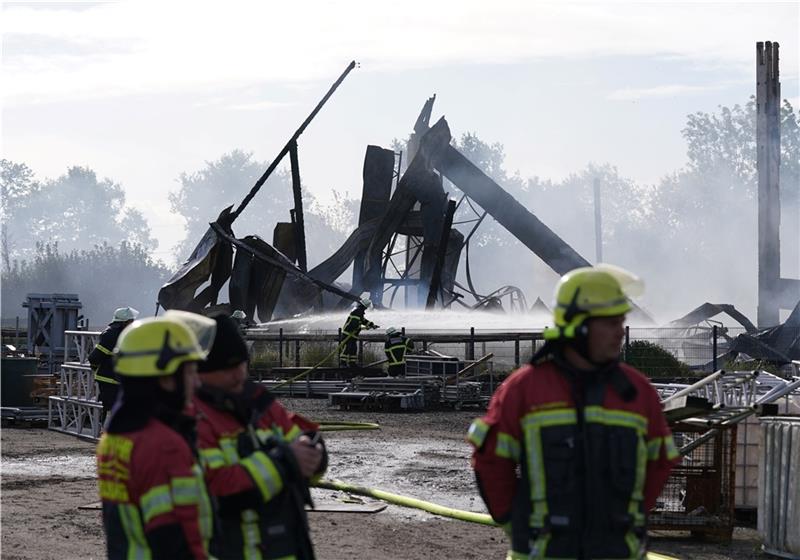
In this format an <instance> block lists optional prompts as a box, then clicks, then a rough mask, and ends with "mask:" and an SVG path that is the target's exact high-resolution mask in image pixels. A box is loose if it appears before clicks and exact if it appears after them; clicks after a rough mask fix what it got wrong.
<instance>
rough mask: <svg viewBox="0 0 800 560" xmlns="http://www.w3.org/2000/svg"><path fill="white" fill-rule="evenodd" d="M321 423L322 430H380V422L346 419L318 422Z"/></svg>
mask: <svg viewBox="0 0 800 560" xmlns="http://www.w3.org/2000/svg"><path fill="white" fill-rule="evenodd" d="M314 423H315V424H318V425H319V427H320V428H319V429H320V431H321V432H343V431H345V430H380V429H381V426H380V424H376V423H374V422H347V421H345V420H337V421H331V422H316V421H314Z"/></svg>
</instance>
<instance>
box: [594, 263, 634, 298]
mask: <svg viewBox="0 0 800 560" xmlns="http://www.w3.org/2000/svg"><path fill="white" fill-rule="evenodd" d="M594 268H595V269H596V270H602V271H603V272H607V273H608V274H610V275H611V276H613V277H614V279H615V280H616V281H617V282H619V287H620V288H621V289H622V293H624V294H625V295H626V296H628V297H629V298H632V297H638V296H641V295H642V294H643V293H644V280H642V279H641V278H639V277H638V276H636V275H635V274H634V273H633V272H631V271H629V270H625V269H624V268H622V267H621V266H616V265H613V264H607V263H599V264H597V265H595V267H594Z"/></svg>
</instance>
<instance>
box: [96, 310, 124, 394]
mask: <svg viewBox="0 0 800 560" xmlns="http://www.w3.org/2000/svg"><path fill="white" fill-rule="evenodd" d="M125 326H126V325H125V323H122V322H114V323H111V324H109V325H108V326H107V327H106V328H105V330H103V332H102V333H100V338H99V339H98V341H97V345H96V346H95V347H94V348H93V349H92V351H91V352H90V353H89V363H90V364H91V366H92V371H94V380H95V381H97V382H99V383H111V384H113V385H119V380H118V379H117V374H116V373H114V354H113V350H114V346H116V345H117V339H118V338H119V335H120V333H121V332H122V331H123V330H124V329H125Z"/></svg>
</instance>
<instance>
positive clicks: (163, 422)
mask: <svg viewBox="0 0 800 560" xmlns="http://www.w3.org/2000/svg"><path fill="white" fill-rule="evenodd" d="M214 328H215V325H214V322H213V321H211V320H210V319H207V318H205V317H201V316H198V315H194V314H191V313H185V312H180V311H178V312H175V311H168V312H167V313H165V314H164V316H162V317H153V318H149V319H144V320H141V321H135V322H133V323H132V324H131V325H130V326H129V327H128V328H126V329H125V330H124V331H123V332H122V334H121V335H120V337H119V341H118V343H117V347H116V348H115V350H114V353H115V368H116V372H117V373H118V374H119V378H120V381H121V386H122V392H121V394H120V400H119V403H118V405H117V407H116V408H115V410H114V412H113V413H112V415H111V417H110V418H109V421H108V425H107V429H106V431H105V433H104V434H103V437H102V438H101V439H100V443H99V444H98V446H97V475H98V481H99V487H100V497H101V499H102V502H103V525H104V528H105V533H106V548H107V552H108V558H109V559H111V560H131V559H133V558H142V559H150V560H184V559H204V558H208V543H209V541H210V538H211V534H212V526H213V523H212V519H213V518H212V515H213V512H212V510H211V502H210V499H209V497H208V494H207V493H206V489H205V483H204V480H203V474H202V470H201V468H200V465H199V463H198V461H197V459H196V452H195V451H194V449H193V446H194V420H193V419H192V418H190V417H188V416H185V415H184V414H183V410H184V409H185V407H186V405H187V404H189V403H191V398H192V394H193V392H194V390H195V389H196V387H197V383H198V381H197V362H198V361H199V360H201V359H203V358H204V357H205V355H206V353H207V350H205V349H207V348H208V343H209V342H210V340H211V338H212V337H213V331H214ZM201 340H202V341H203V343H201V342H200V341H201ZM204 348H205V349H204Z"/></svg>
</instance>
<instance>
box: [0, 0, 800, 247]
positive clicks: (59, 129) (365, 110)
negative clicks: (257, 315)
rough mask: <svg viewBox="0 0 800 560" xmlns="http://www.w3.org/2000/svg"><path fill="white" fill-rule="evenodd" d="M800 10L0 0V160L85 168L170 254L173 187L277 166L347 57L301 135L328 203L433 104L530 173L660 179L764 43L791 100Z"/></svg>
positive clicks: (737, 88) (751, 5) (747, 78)
mask: <svg viewBox="0 0 800 560" xmlns="http://www.w3.org/2000/svg"><path fill="white" fill-rule="evenodd" d="M798 5H799V4H798V2H796V1H794V2H731V1H727V2H699V1H694V2H684V3H677V2H649V1H642V2H564V1H559V2H534V1H530V0H528V1H519V2H504V1H499V0H495V1H493V2H491V3H489V2H487V1H484V2H475V1H469V0H466V1H460V2H430V1H426V2H419V1H406V2H402V3H388V2H374V1H372V2H366V1H363V2H362V1H358V2H356V1H352V2H335V1H328V2H230V1H226V2H197V1H193V2H164V1H161V2H146V1H136V2H133V1H131V2H103V3H100V2H98V3H90V2H85V3H84V2H70V3H58V2H3V8H2V14H1V16H2V17H0V29H1V30H2V76H1V77H2V86H0V87H2V104H3V107H2V121H0V126H1V127H2V135H0V138H1V139H0V142H2V145H0V151H1V152H2V157H4V158H7V159H11V160H13V161H15V162H24V163H26V164H27V165H28V166H29V167H31V168H32V169H33V170H34V171H35V172H36V174H37V176H38V177H39V178H40V179H44V178H46V177H55V176H58V175H60V174H62V173H64V172H65V171H66V169H67V167H69V166H71V165H85V166H89V167H91V168H92V169H94V170H95V171H96V172H97V173H98V175H100V176H101V177H109V178H111V179H113V180H114V181H116V182H119V183H121V184H122V186H123V187H124V188H125V190H126V193H127V197H128V201H129V203H130V204H132V205H133V206H135V207H137V208H139V209H141V210H142V211H143V212H144V213H145V216H146V217H147V218H148V220H149V223H150V225H151V227H152V229H153V233H154V235H155V236H156V237H157V238H158V239H159V241H160V247H159V250H158V255H159V256H162V257H167V253H168V252H169V250H170V248H171V247H172V246H173V245H174V244H175V243H176V242H178V241H180V240H181V239H182V237H183V232H182V229H181V224H182V221H181V220H180V219H179V218H177V217H176V216H174V215H172V214H171V212H170V210H169V203H168V201H167V194H168V192H170V191H173V190H176V189H177V188H178V183H177V177H178V175H179V174H180V173H181V172H183V171H187V172H191V171H196V170H199V169H200V168H202V167H203V165H204V162H205V161H209V160H215V159H217V158H219V157H220V156H221V155H222V154H223V153H225V152H228V151H230V150H233V149H236V148H241V149H244V150H247V151H252V152H254V153H255V156H256V158H257V159H259V160H268V159H271V158H272V157H273V156H274V155H275V154H276V153H277V152H278V151H279V150H280V149H281V148H282V147H283V145H284V144H285V142H286V139H287V138H288V137H289V136H290V135H291V134H292V133H293V132H294V130H295V129H296V128H297V126H298V125H299V124H300V122H302V120H303V119H304V118H305V116H306V115H307V114H308V112H309V111H310V110H311V108H313V106H314V105H315V104H316V102H317V101H318V99H319V98H320V97H321V96H322V94H323V93H324V92H325V91H326V90H327V88H328V87H329V85H330V83H331V82H332V81H333V80H334V79H335V78H336V77H337V76H338V75H339V74H340V73H341V72H342V70H343V69H344V68H345V66H346V65H347V64H348V63H349V61H350V60H356V61H358V62H359V63H360V67H359V68H358V69H356V70H354V71H353V72H352V73H351V74H350V76H349V77H348V78H347V80H346V81H345V82H344V84H343V85H342V86H341V87H340V88H339V90H338V91H337V92H336V94H335V95H334V97H333V98H332V99H331V100H330V101H329V103H328V105H327V106H326V107H325V108H324V109H323V111H322V112H321V113H320V115H319V116H318V117H317V119H316V120H315V121H314V122H313V123H312V125H311V126H310V127H309V128H308V129H307V131H306V133H305V134H304V136H303V137H302V138H301V141H300V168H301V173H302V178H303V182H304V184H305V185H306V187H307V188H308V189H309V190H310V191H311V192H313V193H314V194H315V195H317V196H318V197H320V198H321V199H323V200H328V199H329V197H328V193H329V192H330V189H332V188H335V189H338V190H344V191H348V192H349V193H350V194H351V195H353V196H359V194H360V189H361V167H362V162H363V156H364V150H365V148H366V145H367V144H379V145H383V146H387V147H388V145H389V143H390V142H391V140H392V138H395V137H398V138H399V137H404V136H406V135H407V134H408V132H409V131H410V129H411V127H412V125H413V123H414V120H415V118H416V116H417V114H418V112H419V109H420V107H421V106H422V103H423V102H424V101H425V99H426V98H427V97H429V96H430V95H431V94H433V93H436V94H437V101H436V106H435V111H434V118H438V117H439V116H440V115H442V114H444V115H445V116H446V117H447V119H448V122H449V123H450V127H451V130H452V131H453V133H454V134H455V135H460V134H461V133H463V132H468V131H469V132H475V133H477V134H478V135H479V136H480V137H481V139H483V140H484V141H487V142H500V143H502V144H503V145H504V146H505V150H506V154H507V160H506V166H507V168H508V169H510V170H511V171H515V170H518V171H519V173H520V174H521V175H522V176H523V177H528V176H533V175H538V176H540V177H546V178H552V179H559V178H561V177H563V176H565V175H567V174H569V173H570V172H576V171H579V170H580V169H581V168H583V167H584V166H585V165H586V164H587V163H589V162H597V163H604V162H609V163H612V164H614V165H616V166H618V167H619V169H620V172H621V173H622V174H623V175H625V176H628V177H630V178H633V179H635V180H637V181H640V182H645V183H655V182H656V181H658V179H659V178H660V177H661V176H663V175H664V174H666V173H670V172H672V171H674V170H676V169H678V168H679V167H680V166H682V165H683V164H684V163H685V144H684V142H683V139H682V138H681V135H680V130H681V128H682V127H683V126H684V124H685V121H686V115H687V114H689V113H692V112H695V111H715V110H716V109H717V107H718V106H719V105H728V106H730V105H733V104H735V103H740V104H743V103H745V102H746V101H747V99H748V98H749V96H750V95H752V94H754V93H755V43H756V41H765V40H772V41H778V42H779V43H780V45H781V50H780V54H781V67H780V69H781V82H782V92H783V97H785V98H788V99H790V101H791V102H792V103H793V104H794V105H795V107H797V106H798V105H800V87H799V86H798V75H799V74H800V72H799V71H798V63H799V62H798V49H799V47H798V28H800V8H799V7H798ZM287 165H288V161H287ZM260 196H265V193H261V195H260ZM234 202H238V201H228V200H220V203H219V209H222V208H223V207H225V206H227V205H228V204H231V203H234ZM270 230H271V227H270ZM254 233H257V232H254ZM182 257H186V255H183V256H182Z"/></svg>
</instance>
